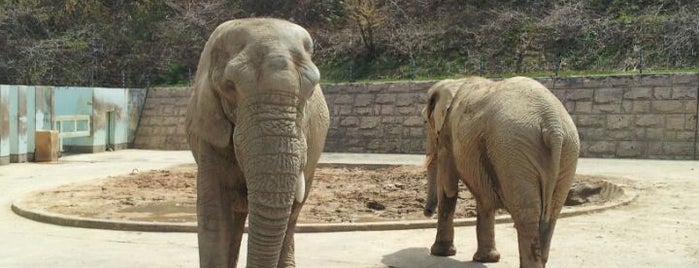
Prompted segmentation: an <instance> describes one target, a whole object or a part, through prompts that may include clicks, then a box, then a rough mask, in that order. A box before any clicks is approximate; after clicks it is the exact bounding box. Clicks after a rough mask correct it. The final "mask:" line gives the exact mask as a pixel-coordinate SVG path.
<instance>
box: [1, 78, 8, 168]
mask: <svg viewBox="0 0 699 268" xmlns="http://www.w3.org/2000/svg"><path fill="white" fill-rule="evenodd" d="M7 163H10V88H9V86H5V85H0V165H2V164H7Z"/></svg>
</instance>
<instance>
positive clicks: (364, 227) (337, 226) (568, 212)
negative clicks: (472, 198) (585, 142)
mask: <svg viewBox="0 0 699 268" xmlns="http://www.w3.org/2000/svg"><path fill="white" fill-rule="evenodd" d="M637 197H638V194H637V193H636V192H633V191H627V192H625V193H624V196H623V197H621V198H619V199H616V200H613V201H612V202H611V203H609V204H603V205H598V206H589V207H581V208H571V209H565V208H564V209H563V211H562V212H561V215H560V217H559V218H564V217H572V216H577V215H582V214H588V213H595V212H600V211H604V210H607V209H611V208H615V207H619V206H623V205H627V204H629V203H631V202H632V201H634V200H635V199H636V198H637ZM12 211H14V212H15V213H16V214H17V215H20V216H22V217H25V218H28V219H32V220H35V221H39V222H44V223H50V224H56V225H62V226H71V227H82V228H94V229H108V230H121V231H141V232H197V224H196V223H191V222H190V223H166V222H142V221H121V220H102V219H92V218H84V217H77V216H70V215H63V214H57V213H51V212H48V211H44V210H39V209H29V208H25V207H23V206H22V201H21V200H16V201H15V202H13V203H12ZM495 222H496V223H511V222H512V218H510V216H509V215H501V216H498V217H496V218H495ZM475 223H476V219H475V218H461V219H454V225H455V226H473V225H475ZM436 226H437V220H413V221H384V222H362V223H306V224H301V223H300V224H298V225H297V226H296V232H297V233H318V232H349V231H388V230H408V229H421V228H435V227H436ZM246 231H247V227H246Z"/></svg>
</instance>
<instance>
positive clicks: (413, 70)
mask: <svg viewBox="0 0 699 268" xmlns="http://www.w3.org/2000/svg"><path fill="white" fill-rule="evenodd" d="M416 73H417V64H415V59H414V58H413V57H412V56H411V57H410V79H415V74H416Z"/></svg>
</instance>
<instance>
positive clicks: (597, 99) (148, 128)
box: [135, 73, 699, 159]
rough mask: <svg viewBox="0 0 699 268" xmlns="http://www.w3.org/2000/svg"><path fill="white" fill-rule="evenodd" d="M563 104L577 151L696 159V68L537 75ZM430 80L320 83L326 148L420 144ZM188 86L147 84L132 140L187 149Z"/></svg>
mask: <svg viewBox="0 0 699 268" xmlns="http://www.w3.org/2000/svg"><path fill="white" fill-rule="evenodd" d="M538 80H539V81H540V82H542V83H543V84H544V85H545V86H546V87H548V88H549V89H550V90H551V91H552V92H553V93H554V94H555V95H556V96H557V97H558V98H559V99H560V100H561V102H562V103H563V104H564V105H565V107H566V108H567V109H568V112H569V113H570V114H571V116H572V117H573V120H574V121H575V123H576V125H577V127H578V131H579V132H580V136H581V141H582V144H581V156H583V157H602V158H611V157H614V158H659V159H697V157H698V156H697V154H698V152H699V143H697V115H698V114H697V112H698V110H697V109H698V105H697V96H698V94H699V74H695V73H688V74H670V75H632V76H591V77H570V78H556V79H554V78H539V79H538ZM434 82H435V81H427V82H410V81H409V82H391V83H373V84H360V83H343V84H325V85H322V87H323V92H324V94H325V97H326V100H327V102H328V108H329V109H330V118H331V123H330V130H329V133H328V138H327V141H326V146H325V151H327V152H365V153H411V154H421V153H423V152H424V144H425V127H424V123H423V119H422V117H421V114H420V113H421V110H422V107H423V105H424V101H425V100H424V98H425V93H426V92H427V89H429V87H430V86H432V84H434ZM190 93H191V91H190V90H182V89H150V90H149V93H148V98H147V101H146V103H145V106H144V111H143V115H142V119H141V124H140V125H139V128H138V131H137V136H136V140H135V145H136V148H150V149H187V144H186V139H185V137H184V114H185V112H186V107H187V102H188V99H189V95H190Z"/></svg>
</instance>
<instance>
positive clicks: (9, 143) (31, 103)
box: [0, 85, 144, 164]
mask: <svg viewBox="0 0 699 268" xmlns="http://www.w3.org/2000/svg"><path fill="white" fill-rule="evenodd" d="M130 92H137V93H142V92H143V91H142V90H136V91H134V90H133V89H122V88H87V87H52V86H17V85H0V164H6V163H8V162H24V161H32V160H33V153H34V148H35V146H34V136H35V132H36V130H59V132H60V131H61V129H55V128H56V126H55V123H54V121H55V120H56V119H57V118H58V117H59V116H74V115H86V116H89V117H90V125H89V126H88V125H87V124H85V123H84V122H83V123H81V124H78V125H77V127H78V129H80V130H86V129H88V128H89V129H90V132H89V136H87V137H73V138H64V139H63V140H62V144H63V149H64V151H68V152H101V151H105V150H118V149H124V148H127V144H128V143H129V142H130V141H129V138H130V137H133V133H130V132H133V131H135V130H132V128H133V127H131V126H130V125H131V124H130V121H133V116H132V114H133V112H131V111H130V109H135V110H140V107H133V106H134V105H137V104H140V105H142V103H143V102H144V100H141V99H144V96H143V94H138V95H137V96H131V95H130ZM70 127H71V128H72V126H70ZM65 130H66V128H65V127H64V129H63V131H65Z"/></svg>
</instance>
